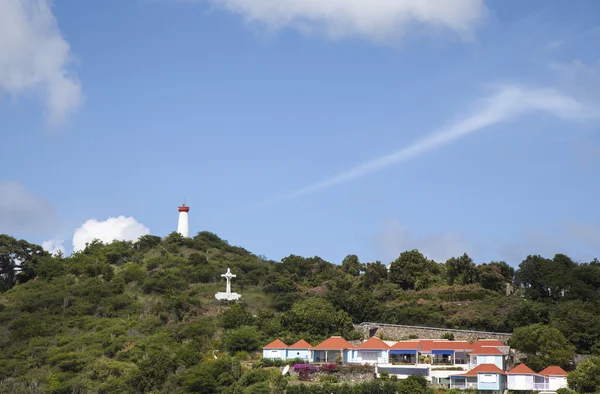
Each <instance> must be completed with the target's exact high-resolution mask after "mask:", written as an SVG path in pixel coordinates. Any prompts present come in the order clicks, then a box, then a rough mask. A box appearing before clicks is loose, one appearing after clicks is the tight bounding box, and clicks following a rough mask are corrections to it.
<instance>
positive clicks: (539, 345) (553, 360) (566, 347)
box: [508, 324, 575, 370]
mask: <svg viewBox="0 0 600 394" xmlns="http://www.w3.org/2000/svg"><path fill="white" fill-rule="evenodd" d="M508 345H509V346H510V347H513V348H515V349H517V350H520V351H522V352H523V353H526V354H527V361H526V363H527V365H529V366H530V367H531V368H533V369H536V370H541V369H543V368H546V367H547V366H550V365H558V366H560V367H563V368H570V366H571V363H572V362H573V358H574V357H575V347H574V346H573V345H572V344H571V343H569V341H568V340H567V338H565V336H564V335H563V334H562V333H561V332H560V331H558V330H557V329H556V328H554V327H549V326H546V325H542V324H534V325H531V326H527V327H521V328H517V329H516V330H514V332H513V335H512V336H511V337H510V339H509V340H508Z"/></svg>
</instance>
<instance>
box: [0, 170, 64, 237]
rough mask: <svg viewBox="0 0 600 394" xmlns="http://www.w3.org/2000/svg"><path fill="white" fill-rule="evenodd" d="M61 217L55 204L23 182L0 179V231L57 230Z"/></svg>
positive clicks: (31, 231) (32, 231) (29, 231)
mask: <svg viewBox="0 0 600 394" xmlns="http://www.w3.org/2000/svg"><path fill="white" fill-rule="evenodd" d="M58 224H59V219H58V216H57V214H56V211H55V209H54V206H53V205H52V204H51V203H50V202H48V201H46V200H44V199H42V198H41V197H39V196H37V195H35V194H34V193H33V192H31V191H30V190H29V189H27V188H26V187H25V186H23V185H22V184H20V183H18V182H15V181H11V180H0V233H7V234H15V233H27V234H32V233H43V232H46V231H56V228H57V226H58Z"/></svg>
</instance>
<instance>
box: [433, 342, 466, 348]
mask: <svg viewBox="0 0 600 394" xmlns="http://www.w3.org/2000/svg"><path fill="white" fill-rule="evenodd" d="M474 348H475V346H473V345H472V344H470V343H469V342H466V341H434V342H433V346H432V350H473V349H474Z"/></svg>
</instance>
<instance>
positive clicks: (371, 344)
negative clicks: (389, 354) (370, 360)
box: [356, 337, 390, 350]
mask: <svg viewBox="0 0 600 394" xmlns="http://www.w3.org/2000/svg"><path fill="white" fill-rule="evenodd" d="M356 348H357V349H363V350H367V349H372V350H387V349H389V348H390V347H389V346H388V345H387V344H386V343H385V342H383V341H382V340H381V339H379V338H377V337H371V338H369V339H367V340H366V341H364V342H363V343H361V344H360V345H358V346H357V347H356Z"/></svg>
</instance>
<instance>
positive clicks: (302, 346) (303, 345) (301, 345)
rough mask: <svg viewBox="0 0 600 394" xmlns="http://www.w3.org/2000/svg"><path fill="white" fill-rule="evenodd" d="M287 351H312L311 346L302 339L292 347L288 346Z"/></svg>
mask: <svg viewBox="0 0 600 394" xmlns="http://www.w3.org/2000/svg"><path fill="white" fill-rule="evenodd" d="M288 349H312V345H311V344H310V343H308V342H306V341H305V340H304V339H301V340H299V341H298V342H296V343H294V344H293V345H290V346H288Z"/></svg>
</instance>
